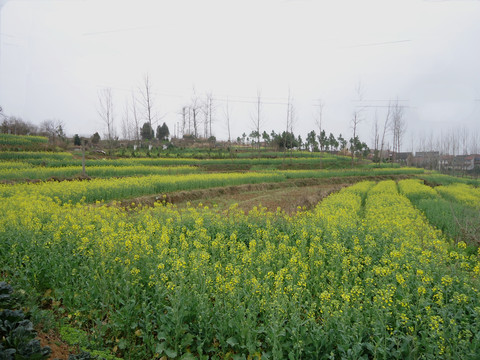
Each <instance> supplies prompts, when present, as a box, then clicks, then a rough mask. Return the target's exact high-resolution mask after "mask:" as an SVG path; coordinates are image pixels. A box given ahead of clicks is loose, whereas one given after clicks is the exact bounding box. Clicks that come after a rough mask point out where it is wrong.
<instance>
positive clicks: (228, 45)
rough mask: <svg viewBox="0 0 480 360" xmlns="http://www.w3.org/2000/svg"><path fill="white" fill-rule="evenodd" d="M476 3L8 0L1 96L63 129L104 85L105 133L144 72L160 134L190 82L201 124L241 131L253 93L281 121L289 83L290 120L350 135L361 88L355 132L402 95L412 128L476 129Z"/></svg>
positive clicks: (78, 119) (479, 54) (271, 123)
mask: <svg viewBox="0 0 480 360" xmlns="http://www.w3.org/2000/svg"><path fill="white" fill-rule="evenodd" d="M479 20H480V1H476V0H471V1H460V0H458V1H420V0H398V1H393V0H392V1H390V0H331V1H321V0H310V1H308V0H303V1H302V0H297V1H295V0H291V1H287V0H202V1H200V0H168V1H167V0H136V1H124V0H62V1H55V0H10V1H8V2H7V3H6V5H4V6H3V8H2V9H1V22H0V33H1V38H0V39H1V47H0V105H1V106H2V107H3V109H4V112H5V113H6V114H7V115H15V116H20V117H22V118H24V119H25V120H27V121H30V122H33V123H35V124H39V123H40V122H41V121H42V120H45V119H59V120H62V121H63V122H64V123H65V127H66V132H67V134H70V135H73V134H75V133H79V134H84V135H91V134H93V133H94V132H95V131H98V132H99V133H100V134H103V132H104V124H103V123H102V122H101V120H100V118H99V116H98V114H97V108H98V98H97V96H98V92H99V90H100V89H102V88H104V87H111V88H112V91H113V93H114V105H115V108H116V110H115V114H116V117H115V120H116V122H117V126H118V130H120V121H121V118H122V116H123V113H124V108H125V103H126V100H127V99H130V98H131V91H132V90H133V91H138V87H139V86H140V85H141V83H142V78H143V76H144V75H145V74H149V77H150V81H151V83H152V87H153V90H154V102H155V111H156V114H157V115H158V118H159V119H161V120H160V122H163V121H165V122H166V123H167V125H168V126H169V128H170V132H171V133H173V130H174V124H176V123H177V122H179V121H180V119H181V118H180V115H179V112H180V110H181V107H182V105H185V104H188V102H189V101H190V99H191V97H192V91H193V88H195V91H196V94H197V95H198V96H199V97H203V96H204V95H205V94H206V93H207V92H211V93H212V94H213V96H214V98H215V99H217V100H216V101H215V105H216V112H215V119H216V122H215V124H214V135H216V136H217V138H219V139H226V138H227V136H228V135H227V129H226V123H225V120H224V119H225V116H224V107H225V102H224V101H223V100H224V99H226V98H227V97H228V98H229V100H230V102H229V104H230V110H231V121H232V137H234V138H236V137H237V136H240V135H241V134H242V133H243V132H246V133H247V134H248V133H249V132H250V131H251V130H253V128H254V126H253V122H252V114H253V113H254V104H252V103H249V101H252V102H253V101H254V100H255V97H256V94H257V91H258V90H260V91H261V94H262V99H263V101H264V102H265V103H266V104H265V105H264V106H263V118H264V120H263V122H262V126H261V130H262V131H263V130H267V132H270V130H272V129H275V130H276V131H277V132H278V131H282V130H283V129H284V128H285V121H286V115H285V114H286V106H285V105H284V104H283V103H285V102H286V99H287V96H288V92H289V89H290V93H291V95H292V97H293V99H294V101H293V103H294V106H295V109H296V122H295V125H294V130H295V132H296V133H297V134H298V133H299V134H301V135H302V137H303V138H305V135H306V133H307V132H308V131H310V130H312V129H315V122H314V116H315V114H316V108H315V107H314V105H315V103H316V101H317V100H318V99H322V101H323V102H324V104H325V106H324V116H323V118H324V120H323V124H324V128H325V129H326V131H327V133H328V132H333V133H334V134H335V135H338V134H339V133H342V134H344V135H345V136H351V132H352V130H351V127H350V122H351V118H352V113H353V111H354V110H355V106H356V105H358V104H359V103H358V101H356V100H358V96H357V94H356V92H355V88H356V85H357V84H358V83H359V82H360V83H361V84H362V87H363V90H364V91H363V92H364V94H363V97H364V101H363V102H362V103H361V104H362V106H364V107H365V111H364V117H365V120H364V121H363V122H362V123H361V124H360V134H361V136H362V138H363V140H364V141H367V142H368V143H371V135H370V134H371V130H372V124H373V121H374V118H375V116H377V118H378V119H379V121H383V118H384V114H385V109H386V108H385V106H386V105H388V100H392V99H399V100H401V104H402V105H404V106H405V119H406V121H407V127H408V130H409V132H408V134H407V135H406V137H405V140H404V149H408V148H409V146H410V145H409V144H410V143H411V138H412V134H413V136H414V138H418V137H420V136H423V135H424V134H428V133H430V132H431V131H432V130H433V129H436V131H444V132H447V131H450V130H451V129H453V128H455V127H466V128H468V129H471V130H472V131H473V130H476V131H479V130H480V21H479Z"/></svg>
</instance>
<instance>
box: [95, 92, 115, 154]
mask: <svg viewBox="0 0 480 360" xmlns="http://www.w3.org/2000/svg"><path fill="white" fill-rule="evenodd" d="M98 102H99V105H98V108H97V112H98V115H99V116H100V118H101V119H102V121H103V123H104V125H105V133H104V136H105V137H106V139H107V141H108V145H109V148H110V149H111V148H112V147H113V141H114V140H115V138H116V132H115V126H114V114H113V112H114V109H113V98H112V89H111V88H104V89H101V90H100V91H99V93H98Z"/></svg>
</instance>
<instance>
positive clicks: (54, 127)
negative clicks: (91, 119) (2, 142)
mask: <svg viewBox="0 0 480 360" xmlns="http://www.w3.org/2000/svg"><path fill="white" fill-rule="evenodd" d="M64 128H65V125H64V123H63V121H60V120H44V121H42V122H41V123H40V125H38V126H37V125H35V124H32V123H31V122H28V121H25V120H23V119H21V118H19V117H16V116H8V117H7V116H5V117H4V119H3V121H2V124H1V126H0V131H1V132H2V134H14V135H39V136H45V137H47V138H48V139H49V140H50V142H51V143H53V144H56V143H58V142H63V141H64V140H65V139H66V135H65V132H64Z"/></svg>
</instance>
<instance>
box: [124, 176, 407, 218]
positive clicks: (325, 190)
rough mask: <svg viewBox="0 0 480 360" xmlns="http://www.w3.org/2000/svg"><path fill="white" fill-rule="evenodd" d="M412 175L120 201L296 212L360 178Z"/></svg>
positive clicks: (232, 188)
mask: <svg viewBox="0 0 480 360" xmlns="http://www.w3.org/2000/svg"><path fill="white" fill-rule="evenodd" d="M408 177H409V176H406V175H391V176H390V175H382V176H361V177H333V178H323V179H314V178H313V179H312V178H307V179H294V180H290V181H285V182H281V183H262V184H245V185H238V186H226V187H216V188H210V189H200V190H191V191H177V192H173V193H168V194H159V195H148V196H143V197H138V198H134V199H127V200H122V201H120V202H117V204H120V206H122V207H125V208H129V207H132V206H138V205H142V206H153V204H154V203H155V202H161V201H165V202H167V203H171V204H176V205H177V206H178V207H184V206H187V204H188V203H191V204H192V205H196V204H198V203H202V204H203V205H207V206H210V207H212V206H214V205H216V206H218V207H219V208H220V209H224V208H228V207H229V206H230V205H232V204H234V203H237V204H238V206H239V208H241V209H243V210H244V211H249V210H251V209H252V208H253V207H254V206H257V205H260V204H261V205H262V206H264V207H267V209H268V210H270V211H275V210H276V209H277V207H280V208H281V209H282V210H284V211H285V212H286V213H289V214H292V213H294V212H296V211H297V210H298V207H300V208H306V209H311V208H313V207H314V206H315V205H316V204H317V203H318V202H319V201H321V200H322V199H323V198H324V197H325V196H328V195H329V194H331V193H332V192H335V191H338V190H340V189H341V188H343V187H345V186H348V185H351V184H354V183H356V182H359V181H364V180H373V181H380V180H386V179H395V180H400V179H404V178H408ZM132 204H133V205H132Z"/></svg>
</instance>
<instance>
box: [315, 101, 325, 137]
mask: <svg viewBox="0 0 480 360" xmlns="http://www.w3.org/2000/svg"><path fill="white" fill-rule="evenodd" d="M314 106H315V107H316V108H317V113H316V116H315V125H317V128H318V134H321V133H322V125H323V124H322V121H323V108H324V106H325V103H324V102H323V101H322V99H318V100H317V104H315V105H314Z"/></svg>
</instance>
